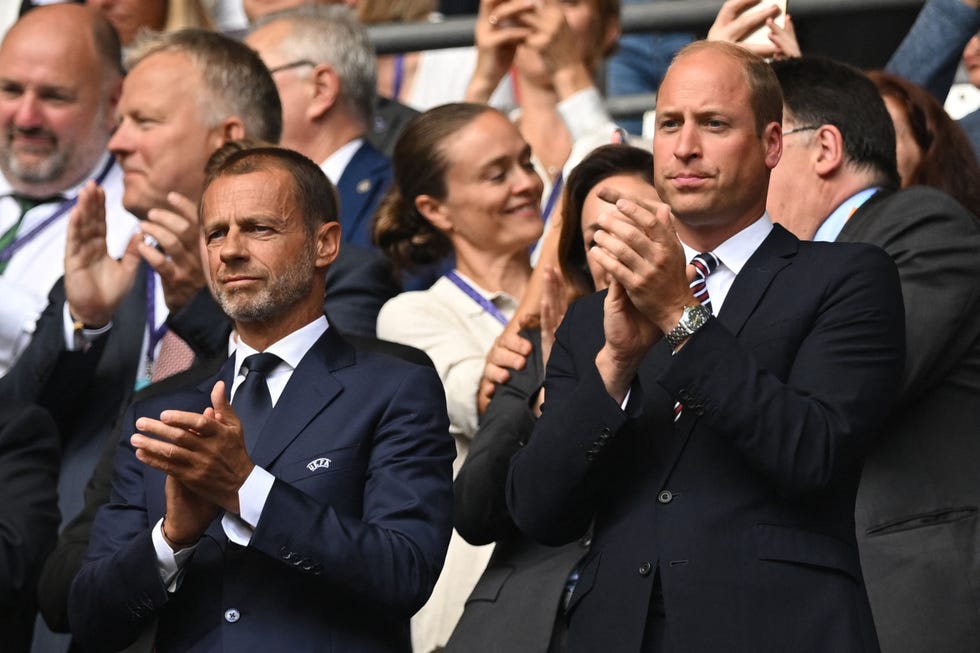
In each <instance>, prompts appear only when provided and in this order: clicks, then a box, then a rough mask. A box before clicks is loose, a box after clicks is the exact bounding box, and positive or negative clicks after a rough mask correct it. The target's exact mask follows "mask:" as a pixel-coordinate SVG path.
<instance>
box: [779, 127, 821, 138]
mask: <svg viewBox="0 0 980 653" xmlns="http://www.w3.org/2000/svg"><path fill="white" fill-rule="evenodd" d="M820 127H821V125H807V126H806V127H796V128H795V129H787V130H786V131H784V132H783V136H789V135H790V134H795V133H796V132H808V131H813V130H814V129H820Z"/></svg>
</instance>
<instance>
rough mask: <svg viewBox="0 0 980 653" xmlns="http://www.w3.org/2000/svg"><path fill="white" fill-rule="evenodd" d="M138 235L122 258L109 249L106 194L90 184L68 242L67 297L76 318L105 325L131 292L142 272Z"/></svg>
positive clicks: (77, 207)
mask: <svg viewBox="0 0 980 653" xmlns="http://www.w3.org/2000/svg"><path fill="white" fill-rule="evenodd" d="M139 241H140V237H139V236H138V235H134V236H133V238H132V240H130V243H129V246H128V247H127V248H126V252H125V253H124V254H123V257H122V259H120V260H116V259H114V258H112V257H111V256H110V255H109V251H108V250H107V249H106V217H105V193H104V192H103V190H102V189H101V188H99V187H98V186H96V185H95V182H92V181H90V182H88V183H87V184H86V185H85V187H84V188H82V190H81V192H80V193H79V194H78V202H77V203H76V204H75V206H74V207H73V208H72V210H71V213H70V214H69V217H68V229H67V233H66V242H65V297H66V299H67V301H68V310H69V311H70V312H71V314H72V316H74V317H75V319H77V320H80V321H81V322H83V323H85V324H87V325H91V326H102V325H105V324H107V323H108V322H109V320H111V319H112V314H113V313H115V311H116V308H118V307H119V304H120V303H121V302H122V300H123V297H125V296H126V293H128V292H129V290H130V288H132V286H133V281H134V280H135V279H136V271H137V270H138V269H139V260H140V257H139V251H138V249H137V243H138V242H139Z"/></svg>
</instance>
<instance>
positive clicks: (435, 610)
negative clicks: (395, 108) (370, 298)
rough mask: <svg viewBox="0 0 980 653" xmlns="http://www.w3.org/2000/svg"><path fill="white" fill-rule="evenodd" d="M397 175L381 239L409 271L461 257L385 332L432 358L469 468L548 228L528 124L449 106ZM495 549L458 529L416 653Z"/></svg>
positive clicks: (413, 127) (400, 157) (411, 127)
mask: <svg viewBox="0 0 980 653" xmlns="http://www.w3.org/2000/svg"><path fill="white" fill-rule="evenodd" d="M392 170H393V176H394V181H393V184H392V188H391V190H390V191H389V193H388V195H387V196H386V198H385V199H384V200H383V201H382V203H381V206H380V207H379V209H378V212H377V213H376V215H375V225H374V236H375V242H376V243H377V244H378V246H379V247H380V248H381V249H382V250H383V251H385V252H386V253H387V254H388V255H389V256H390V257H391V259H392V260H393V261H394V263H395V265H396V267H398V268H402V269H408V270H412V269H413V268H416V267H418V266H421V265H425V264H428V263H431V262H433V261H438V260H441V259H444V258H445V257H447V256H448V255H450V254H452V255H454V256H455V260H456V268H455V269H454V270H452V271H450V272H449V273H447V274H446V275H445V276H443V277H442V278H440V279H439V280H438V281H436V282H435V284H433V286H432V287H431V288H429V289H428V290H424V291H416V292H406V293H402V294H401V295H398V296H396V297H394V298H393V299H391V300H389V301H388V303H386V304H385V305H384V306H383V307H382V309H381V312H380V314H379V315H378V329H377V334H378V337H379V338H383V339H385V340H392V341H395V342H400V343H403V344H407V345H411V346H413V347H416V348H418V349H421V350H423V351H424V352H425V353H427V354H428V355H429V357H430V358H431V359H432V362H433V364H434V365H435V367H436V371H437V372H438V373H439V376H440V378H441V379H442V382H443V385H444V387H445V390H446V400H447V406H448V409H449V418H450V431H451V432H452V434H453V437H455V439H456V443H457V452H458V454H457V458H456V469H459V465H461V464H462V462H463V460H464V459H465V457H466V452H467V451H468V449H469V442H470V440H471V439H472V437H473V435H474V434H475V433H476V429H477V421H478V417H477V392H478V390H479V387H480V380H481V378H482V376H483V369H484V362H485V357H486V355H487V352H488V351H489V350H490V348H491V347H492V346H493V344H494V341H495V339H496V338H497V336H498V335H499V334H500V333H501V332H502V331H503V329H504V327H505V326H506V325H507V324H508V322H509V321H510V320H511V319H513V318H514V316H515V312H516V310H517V306H518V303H519V302H520V300H521V297H522V296H523V295H524V292H525V290H526V288H527V287H528V283H529V281H530V278H531V263H530V256H529V252H530V248H531V246H532V245H533V244H534V243H535V242H536V241H537V240H538V238H540V236H541V233H542V230H543V223H542V219H541V209H540V202H541V190H542V182H541V179H540V178H539V177H538V175H537V173H535V171H534V168H533V166H532V164H531V151H530V147H529V146H528V145H527V143H526V142H525V141H524V139H523V138H522V137H521V135H520V133H519V132H518V131H517V128H516V127H515V126H514V125H513V124H511V122H510V121H509V120H508V119H507V118H506V117H505V116H503V115H502V114H501V113H500V112H498V111H496V110H494V109H491V108H489V107H487V106H485V105H477V104H463V103H460V104H447V105H443V106H440V107H436V108H434V109H431V110H429V111H427V112H425V113H423V114H421V115H419V116H417V117H415V118H414V119H413V120H412V121H411V122H410V123H409V124H408V125H407V126H406V128H405V131H404V132H403V133H402V136H401V137H400V139H399V141H398V143H397V144H396V146H395V151H394V156H393V158H392ZM490 553H491V551H490V549H489V548H481V549H477V548H474V547H472V546H470V545H468V544H466V543H465V542H464V541H462V540H461V539H460V538H459V537H458V536H457V535H456V534H455V533H454V535H453V540H452V541H451V542H450V546H449V553H448V554H447V558H446V563H445V566H444V567H443V571H442V575H441V576H440V578H439V582H438V583H437V585H436V588H435V590H434V592H433V594H432V598H430V600H429V602H428V603H427V604H426V605H425V607H423V608H422V610H421V611H420V612H419V613H418V614H417V615H416V616H415V618H414V619H413V621H412V640H413V646H414V650H415V651H417V652H418V653H427V652H428V651H431V650H433V649H435V648H437V647H441V646H443V645H445V643H446V639H447V638H448V637H449V634H450V633H451V632H452V629H453V627H454V626H455V624H456V621H457V620H458V619H459V615H460V614H461V613H462V611H463V603H464V601H465V600H466V597H467V596H469V594H470V591H471V590H472V589H473V586H474V584H475V583H476V581H477V579H478V578H479V576H480V574H481V573H482V571H483V569H484V567H485V566H486V563H487V560H488V559H489V556H490Z"/></svg>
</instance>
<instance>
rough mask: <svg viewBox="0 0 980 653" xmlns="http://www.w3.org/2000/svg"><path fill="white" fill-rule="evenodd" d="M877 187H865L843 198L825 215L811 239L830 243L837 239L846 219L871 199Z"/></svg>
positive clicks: (877, 189)
mask: <svg viewBox="0 0 980 653" xmlns="http://www.w3.org/2000/svg"><path fill="white" fill-rule="evenodd" d="M879 190H880V189H879V188H865V189H864V190H862V191H859V192H857V193H855V194H854V195H851V196H850V197H848V198H847V199H846V200H844V201H843V202H842V203H841V205H840V206H838V207H837V208H836V209H834V211H833V213H831V214H830V215H829V216H827V219H826V220H824V221H823V224H821V225H820V228H819V229H817V233H815V234H813V240H815V241H823V242H828V243H832V242H834V241H835V240H837V237H838V236H840V232H841V231H842V230H843V229H844V225H845V224H847V221H848V220H849V219H850V218H851V216H852V215H854V212H855V211H857V210H858V209H859V208H861V206H862V205H863V204H864V203H865V202H867V201H868V200H869V199H871V197H872V195H874V194H875V193H877V192H878V191H879Z"/></svg>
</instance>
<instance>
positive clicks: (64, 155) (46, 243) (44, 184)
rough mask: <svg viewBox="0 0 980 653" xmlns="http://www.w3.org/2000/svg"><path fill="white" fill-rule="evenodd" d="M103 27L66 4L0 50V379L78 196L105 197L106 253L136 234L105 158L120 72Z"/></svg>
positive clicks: (35, 307)
mask: <svg viewBox="0 0 980 653" xmlns="http://www.w3.org/2000/svg"><path fill="white" fill-rule="evenodd" d="M119 52H120V51H119V41H118V39H117V38H116V35H115V32H114V31H113V29H112V27H111V26H110V25H109V23H108V22H106V20H105V19H104V18H102V17H101V16H99V15H98V14H96V13H95V12H92V11H91V10H88V9H86V8H84V7H82V6H79V5H74V4H61V5H52V6H49V7H39V8H37V9H35V10H33V11H31V12H30V13H28V14H26V15H25V16H24V17H23V18H21V19H20V21H18V22H17V23H16V25H14V27H13V28H12V29H11V30H10V31H9V33H8V34H7V35H6V37H5V38H4V40H3V43H2V44H0V129H2V133H0V172H2V173H3V177H2V179H0V295H2V296H3V298H4V301H3V303H2V304H0V373H5V372H6V371H7V369H8V368H9V367H10V366H11V365H12V364H13V363H14V361H15V360H16V358H17V357H18V355H19V354H20V353H21V351H22V350H23V349H24V347H26V346H27V344H28V343H29V342H30V338H31V336H32V334H33V332H34V324H35V322H36V321H37V319H38V316H39V315H40V314H41V311H42V310H43V309H44V306H45V305H46V304H47V297H48V291H49V290H50V289H51V286H52V285H53V284H54V283H55V281H57V280H58V278H59V277H60V276H61V274H62V272H63V253H64V248H65V226H66V224H67V222H68V214H69V212H70V210H71V207H72V205H73V203H74V202H75V200H76V198H77V197H78V194H79V191H80V190H81V188H82V187H83V186H84V185H85V184H86V183H88V182H89V181H93V182H94V183H96V184H97V185H99V186H101V187H102V188H103V190H104V192H105V194H106V200H107V202H106V206H107V208H108V210H107V216H106V222H107V246H108V250H109V253H110V254H111V255H113V256H120V255H121V254H122V253H123V251H124V250H125V249H126V244H127V242H128V241H129V237H130V236H131V235H132V233H133V232H134V231H135V229H136V226H137V221H136V219H135V218H134V217H133V216H132V215H130V214H129V213H128V212H127V211H126V210H125V209H124V208H123V206H122V203H121V201H120V200H121V195H122V174H121V173H120V170H119V167H118V166H117V165H115V164H114V162H113V159H112V157H111V156H110V155H109V153H108V152H106V143H107V142H108V140H109V137H110V135H111V134H112V129H113V126H114V123H115V108H116V102H117V101H118V99H119V91H120V85H121V83H122V72H121V68H120V61H119V57H120V53H119Z"/></svg>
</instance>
